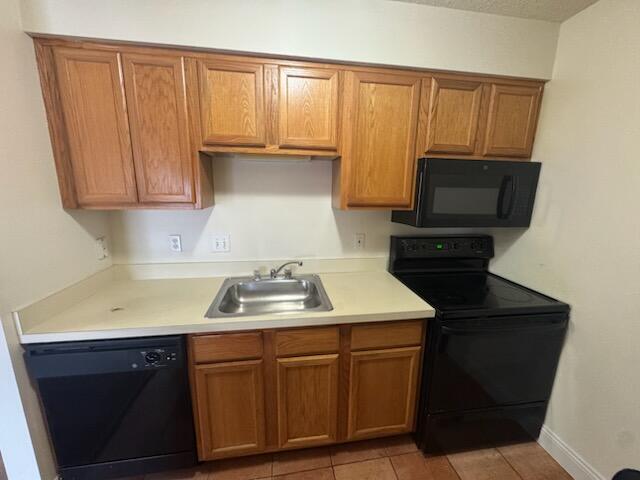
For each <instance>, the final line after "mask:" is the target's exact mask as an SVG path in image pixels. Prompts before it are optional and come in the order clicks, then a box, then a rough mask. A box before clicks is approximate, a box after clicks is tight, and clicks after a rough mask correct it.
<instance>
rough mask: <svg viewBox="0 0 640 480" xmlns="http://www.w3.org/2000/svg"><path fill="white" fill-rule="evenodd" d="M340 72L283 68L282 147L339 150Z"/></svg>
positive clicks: (281, 88) (281, 85) (281, 100)
mask: <svg viewBox="0 0 640 480" xmlns="http://www.w3.org/2000/svg"><path fill="white" fill-rule="evenodd" d="M338 105H339V104H338V71H337V70H330V69H314V68H293V67H280V105H279V106H280V109H279V112H278V113H279V123H280V129H279V133H280V138H279V142H278V143H279V144H280V146H281V147H285V148H287V147H290V148H317V149H327V150H337V149H338V110H339V107H338Z"/></svg>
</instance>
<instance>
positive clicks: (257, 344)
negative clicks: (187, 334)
mask: <svg viewBox="0 0 640 480" xmlns="http://www.w3.org/2000/svg"><path fill="white" fill-rule="evenodd" d="M191 342H192V345H193V350H192V352H193V361H194V362H195V363H211V362H226V361H229V360H246V359H251V358H260V357H262V333H260V332H253V333H229V334H222V335H200V336H194V337H191Z"/></svg>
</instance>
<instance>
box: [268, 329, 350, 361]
mask: <svg viewBox="0 0 640 480" xmlns="http://www.w3.org/2000/svg"><path fill="white" fill-rule="evenodd" d="M339 342H340V341H339V334H338V327H329V328H304V329H299V330H282V331H279V332H276V355H277V356H279V357H284V356H289V355H312V354H316V353H334V352H337V351H338V344H339Z"/></svg>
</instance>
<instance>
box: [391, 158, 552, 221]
mask: <svg viewBox="0 0 640 480" xmlns="http://www.w3.org/2000/svg"><path fill="white" fill-rule="evenodd" d="M539 175H540V163H538V162H507V161H502V160H449V159H437V158H421V159H420V160H419V161H418V171H417V174H416V188H415V201H414V207H413V210H404V211H403V210H396V211H394V212H393V213H392V215H391V220H392V221H394V222H397V223H406V224H408V225H412V226H414V227H528V226H529V224H530V223H531V214H532V212H533V203H534V201H535V198H536V188H537V186H538V177H539Z"/></svg>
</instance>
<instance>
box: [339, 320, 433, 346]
mask: <svg viewBox="0 0 640 480" xmlns="http://www.w3.org/2000/svg"><path fill="white" fill-rule="evenodd" d="M423 323H424V322H423V320H412V321H409V322H387V323H372V324H369V325H357V326H354V327H352V328H351V350H366V349H372V348H387V347H407V346H411V345H420V344H421V343H422V326H423Z"/></svg>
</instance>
